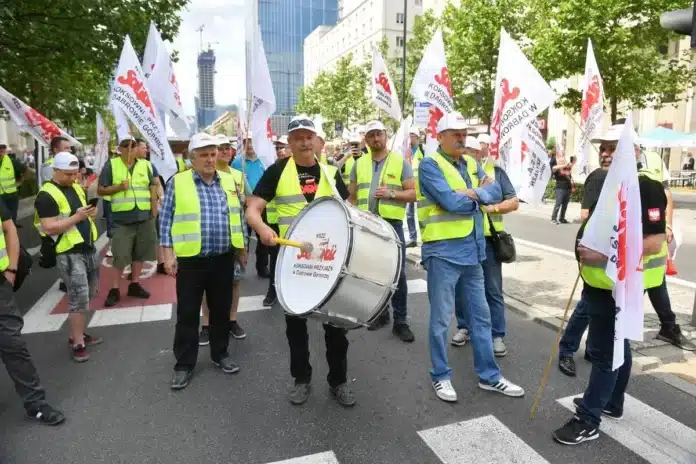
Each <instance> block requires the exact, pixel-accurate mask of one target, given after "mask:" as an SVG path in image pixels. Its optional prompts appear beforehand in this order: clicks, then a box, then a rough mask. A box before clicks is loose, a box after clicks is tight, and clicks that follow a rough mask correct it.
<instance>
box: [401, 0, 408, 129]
mask: <svg viewBox="0 0 696 464" xmlns="http://www.w3.org/2000/svg"><path fill="white" fill-rule="evenodd" d="M407 33H408V0H404V54H403V57H402V61H403V63H402V65H403V66H402V67H401V114H402V118H403V114H404V112H405V111H406V34H407Z"/></svg>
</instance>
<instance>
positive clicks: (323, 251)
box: [275, 198, 350, 315]
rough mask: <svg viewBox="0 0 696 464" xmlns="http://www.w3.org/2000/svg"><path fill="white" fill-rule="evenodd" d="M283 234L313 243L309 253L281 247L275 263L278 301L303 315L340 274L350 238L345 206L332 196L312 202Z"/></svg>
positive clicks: (327, 293) (321, 300)
mask: <svg viewBox="0 0 696 464" xmlns="http://www.w3.org/2000/svg"><path fill="white" fill-rule="evenodd" d="M286 238H288V239H289V240H295V241H300V242H310V243H312V245H313V246H314V251H313V252H312V253H303V252H301V251H300V250H298V249H297V248H291V247H285V246H284V247H281V249H280V250H279V253H278V262H277V264H276V275H275V282H276V287H277V290H278V299H279V301H280V303H281V305H282V306H283V308H284V309H285V310H286V311H287V312H288V313H290V314H295V315H304V314H307V313H309V312H310V311H312V310H314V309H317V308H319V307H320V306H321V305H322V304H323V303H324V302H325V301H326V300H327V299H328V298H329V296H330V295H331V293H332V292H333V290H334V288H336V286H337V284H338V282H339V279H340V277H341V271H342V269H343V266H344V264H345V262H346V259H347V256H348V251H349V250H348V249H349V240H350V226H349V222H348V215H347V212H346V210H345V207H344V206H343V204H342V203H341V202H339V201H338V200H336V199H334V198H322V199H320V200H316V201H314V202H312V203H311V204H310V205H309V206H307V207H306V208H305V209H304V210H303V211H302V213H301V214H300V216H298V217H297V218H296V219H295V222H294V223H293V225H292V226H291V227H290V229H289V231H288V236H287V237H286Z"/></svg>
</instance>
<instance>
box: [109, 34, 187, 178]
mask: <svg viewBox="0 0 696 464" xmlns="http://www.w3.org/2000/svg"><path fill="white" fill-rule="evenodd" d="M109 98H110V102H111V104H112V105H113V106H114V108H116V110H121V111H123V112H124V113H125V115H126V117H127V118H128V119H130V120H131V122H132V123H133V125H135V127H137V128H138V131H140V133H141V134H142V135H143V137H145V140H147V143H148V145H149V146H150V151H151V153H152V156H151V157H150V161H152V163H153V164H154V165H155V167H156V168H157V171H159V173H160V175H161V176H162V177H163V178H164V179H165V180H168V179H169V178H170V177H171V176H172V175H174V174H175V173H176V172H177V165H176V159H175V158H174V154H173V153H172V149H171V147H170V146H169V142H168V141H167V135H166V132H165V129H164V125H163V124H162V120H161V119H160V118H159V117H158V116H157V115H158V113H157V109H156V107H155V103H154V102H153V100H152V93H150V89H149V88H148V85H147V82H146V80H145V75H144V73H143V70H142V68H141V67H140V63H139V62H138V57H137V55H136V54H135V50H134V49H133V45H132V44H131V40H130V37H129V36H126V39H125V40H124V42H123V51H122V52H121V59H120V60H119V63H118V69H117V70H116V78H115V79H114V85H113V87H112V89H111V95H110V97H109Z"/></svg>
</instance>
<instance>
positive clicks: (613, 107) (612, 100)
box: [609, 97, 618, 124]
mask: <svg viewBox="0 0 696 464" xmlns="http://www.w3.org/2000/svg"><path fill="white" fill-rule="evenodd" d="M609 104H610V105H611V123H612V124H614V121H616V119H617V116H618V115H617V113H618V109H617V106H618V102H617V101H616V97H609Z"/></svg>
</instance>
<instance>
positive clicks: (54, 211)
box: [34, 181, 93, 253]
mask: <svg viewBox="0 0 696 464" xmlns="http://www.w3.org/2000/svg"><path fill="white" fill-rule="evenodd" d="M50 182H51V183H52V184H53V185H55V186H56V187H58V189H59V190H60V191H61V192H62V193H63V195H65V198H66V199H67V200H68V204H69V205H70V214H71V215H73V214H75V211H77V210H78V208H81V207H82V202H81V201H80V197H78V196H77V192H75V189H74V188H72V187H63V186H62V185H58V184H56V183H55V182H53V181H50ZM34 208H35V209H36V212H37V213H38V215H39V218H41V219H43V218H52V217H56V216H58V215H60V209H59V208H58V204H57V203H56V201H55V200H54V199H53V197H52V196H51V195H49V194H48V193H46V192H39V194H38V195H36V200H35V202H34ZM77 230H78V231H79V232H80V235H82V239H83V240H84V243H81V244H79V245H77V246H76V247H74V248H72V249H71V250H69V252H80V253H81V252H86V251H91V250H92V249H93V244H92V234H91V228H90V224H89V220H84V221H82V222H78V223H77Z"/></svg>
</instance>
